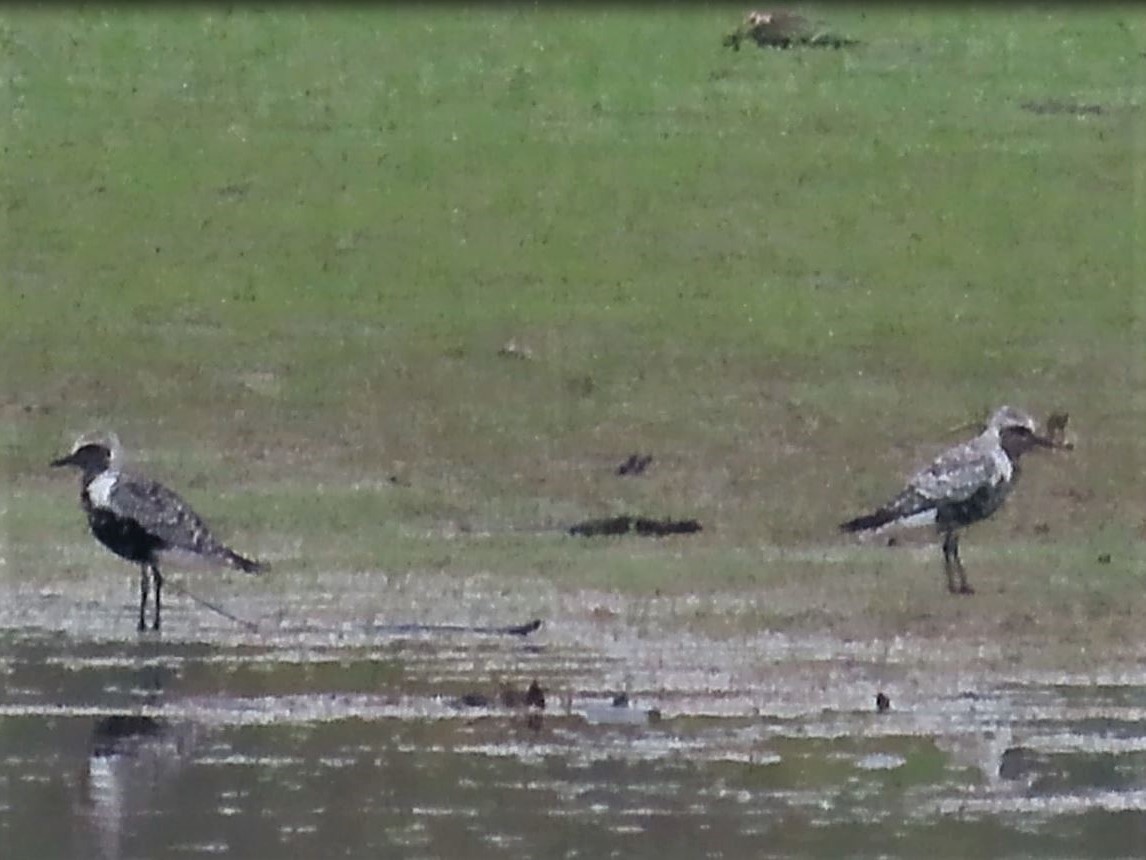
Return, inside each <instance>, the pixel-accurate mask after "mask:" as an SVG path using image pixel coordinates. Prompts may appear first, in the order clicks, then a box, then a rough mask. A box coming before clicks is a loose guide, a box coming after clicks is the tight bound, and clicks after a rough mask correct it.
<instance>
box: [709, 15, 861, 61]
mask: <svg viewBox="0 0 1146 860" xmlns="http://www.w3.org/2000/svg"><path fill="white" fill-rule="evenodd" d="M745 39H752V41H754V42H755V43H756V44H757V45H759V46H760V47H761V48H791V47H793V46H802V47H809V48H844V47H848V46H850V45H856V44H859V43H858V41H857V40H855V39H848V38H845V37H843V36H837V35H834V34H832V33H829V32H826V31H824V30H823V29H821V28H820V27H819V26H818V25H816V24H813V23H811V22H810V21H809V20H808V19H807V18H805V17H804V16H803V15H799V14H797V13H795V12H790V11H784V10H778V11H772V12H761V11H752V12H749V13H748V14H747V15H746V16H745V18H744V21H743V22H742V23H741V24H740V26H739V27H737V28H736V29H735V30H734V31H732V32H731V33H729V34H728V35H727V36H725V37H724V45H725V47H729V48H732V49H733V50H734V51H739V50H740V43H741V42H742V41H744V40H745Z"/></svg>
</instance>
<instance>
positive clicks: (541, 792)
mask: <svg viewBox="0 0 1146 860" xmlns="http://www.w3.org/2000/svg"><path fill="white" fill-rule="evenodd" d="M379 579H380V577H378V576H367V575H362V574H352V573H337V572H329V573H327V574H324V575H321V576H319V577H314V576H312V575H310V574H308V575H306V576H300V577H296V578H293V579H291V580H290V581H287V582H280V583H279V584H278V585H279V586H281V590H280V589H279V588H276V589H275V590H274V591H273V592H268V591H267V590H266V589H262V590H260V589H256V588H254V587H252V580H246V579H240V580H233V581H230V580H229V581H203V580H200V581H198V582H196V581H195V580H189V581H188V584H189V585H192V584H194V585H197V586H198V590H199V591H201V592H202V593H203V594H209V595H210V597H211V598H212V599H213V600H214V601H218V602H221V603H222V604H224V605H225V606H226V608H227V609H228V611H230V612H232V613H233V614H235V615H237V616H239V617H242V618H245V619H249V620H251V621H253V622H255V623H256V624H257V625H258V630H255V631H252V630H250V629H247V628H245V627H243V626H240V625H237V624H235V623H233V622H231V621H229V620H228V619H225V618H222V617H220V616H217V615H215V614H213V613H211V612H209V611H207V610H205V609H204V608H202V607H200V606H196V605H195V604H193V603H191V602H190V601H189V600H188V599H187V598H185V597H180V596H177V595H174V594H172V595H171V598H170V602H169V604H168V607H167V609H168V611H167V613H166V615H165V624H166V629H165V630H164V631H163V633H162V634H161V635H158V636H157V635H154V634H144V635H138V636H137V634H136V633H135V632H134V630H133V625H132V622H133V602H134V601H133V600H132V597H133V591H132V588H131V585H132V583H131V579H130V577H128V576H126V575H125V576H120V577H117V576H108V575H104V576H100V577H93V578H88V579H84V580H83V581H81V582H77V583H63V582H60V583H53V582H47V583H45V582H40V583H37V584H35V585H27V586H26V587H17V588H16V589H15V590H14V591H13V592H11V593H10V594H9V595H8V599H7V600H6V601H5V603H4V606H3V608H2V609H0V677H2V679H3V689H4V696H3V699H2V702H0V790H2V791H0V832H3V834H4V844H5V845H6V846H7V850H6V852H5V854H6V856H8V857H49V856H59V857H65V856H67V857H98V858H111V857H115V858H120V857H151V858H158V857H188V856H216V855H225V856H229V857H266V856H276V855H280V854H282V853H283V852H289V853H290V854H291V855H292V856H345V857H376V856H382V855H386V856H403V857H442V858H451V857H461V856H465V857H479V858H480V857H507V856H509V857H540V856H546V857H578V856H581V857H585V856H592V857H608V856H626V857H629V856H641V857H644V856H661V857H681V858H686V857H687V858H693V857H697V856H708V857H747V856H800V855H819V856H843V855H845V854H847V855H848V856H900V857H911V856H919V855H920V853H921V852H923V851H927V852H928V853H930V854H932V855H936V856H950V857H956V856H959V857H967V856H987V855H988V854H990V855H992V856H1001V855H1004V854H1005V855H1008V856H1014V855H1022V856H1040V857H1050V856H1064V857H1065V856H1084V855H1085V856H1129V855H1131V854H1133V853H1135V852H1136V851H1137V850H1138V848H1139V847H1140V846H1141V845H1142V844H1143V841H1142V840H1143V839H1144V838H1146V831H1144V830H1143V828H1144V826H1146V816H1144V810H1146V769H1144V766H1146V732H1143V730H1142V726H1143V725H1144V724H1146V672H1144V671H1143V670H1142V669H1141V665H1140V660H1141V657H1142V653H1141V649H1140V648H1139V646H1138V645H1137V644H1136V643H1133V642H1126V643H1124V646H1123V647H1122V648H1120V649H1118V651H1117V653H1109V654H1107V655H1105V657H1104V660H1103V664H1102V665H1103V667H1104V668H1102V669H1100V670H1099V669H1090V670H1077V671H1074V670H1072V671H1055V670H1053V669H1037V670H1036V669H1032V668H1030V666H1032V665H1035V664H1037V661H1033V660H1031V659H1028V655H1027V654H1024V653H1023V649H1022V647H1021V646H1018V645H1015V646H1010V645H1005V644H999V643H996V644H990V643H988V642H985V641H983V640H981V639H979V638H978V637H976V636H974V635H971V636H969V637H966V638H960V637H959V636H958V635H954V631H949V634H948V635H943V636H932V637H928V636H918V635H914V634H909V635H905V636H891V637H886V638H869V639H856V638H842V637H838V636H834V635H832V634H831V633H830V632H827V631H818V632H817V631H814V630H804V631H792V632H767V631H755V632H743V631H739V632H737V631H730V630H726V631H724V632H723V633H719V632H709V633H704V632H699V629H698V628H697V627H696V626H695V625H690V624H687V623H682V619H683V618H685V617H687V615H688V614H689V610H690V606H689V602H690V601H691V602H692V603H693V604H695V603H697V601H699V600H700V598H697V597H691V598H690V597H688V596H676V597H672V596H664V597H660V598H657V597H650V598H640V599H637V598H630V597H624V596H621V595H618V594H616V593H608V592H600V591H592V590H580V591H569V590H566V591H559V590H557V589H555V588H554V587H553V586H552V585H550V584H547V583H546V582H544V581H542V580H540V579H536V580H524V581H523V580H515V581H513V582H512V583H509V582H507V581H505V580H499V579H498V578H497V577H496V576H493V575H475V576H473V577H470V578H468V579H466V580H463V581H461V582H459V581H458V580H457V579H456V578H454V577H446V576H441V575H437V576H436V575H433V574H425V575H420V576H416V577H414V576H410V577H389V578H388V579H386V578H382V579H383V580H384V581H385V582H386V586H387V587H386V588H385V589H382V590H380V589H379V588H378V587H377V585H378V582H379ZM510 586H511V587H510ZM284 593H287V594H289V595H290V596H289V597H288V598H286V599H283V598H282V596H281V595H282V594H284ZM706 599H707V600H708V601H709V606H710V607H716V606H717V604H718V603H719V602H720V601H721V600H722V598H720V597H719V596H709V597H708V598H706ZM734 599H737V598H735V597H734V596H733V595H729V596H728V597H727V598H726V600H727V603H728V607H729V611H730V612H732V611H734V610H733V609H732V606H733V602H734ZM474 607H480V609H477V610H475V608H474ZM451 615H452V616H453V617H455V618H462V619H464V620H466V621H467V623H468V622H473V621H485V622H488V623H491V624H497V623H508V622H517V621H523V620H526V619H527V618H529V617H531V616H534V615H536V616H538V617H541V618H543V619H544V623H543V626H542V627H541V629H540V630H538V631H537V632H536V633H533V634H531V635H529V636H497V635H477V634H466V633H453V634H449V633H442V632H424V633H420V632H416V631H407V632H402V633H395V632H394V631H395V627H394V624H395V622H396V621H397V620H399V619H416V620H421V621H426V620H429V621H431V622H435V623H441V622H443V621H444V620H446V619H447V618H449V617H450V616H451ZM533 679H537V680H538V681H539V682H540V683H541V685H542V686H543V687H544V688H545V690H546V700H547V701H546V707H545V709H544V710H543V711H537V710H534V711H527V710H525V709H523V708H519V707H505V706H503V705H502V704H501V699H500V696H499V690H500V688H501V686H502V685H509V686H512V687H514V688H518V689H522V688H524V686H525V685H527V684H528V683H529V682H530V681H531V680H533ZM622 692H623V693H626V694H627V696H628V705H627V706H615V705H614V704H613V701H614V698H615V696H616V695H617V694H618V693H622ZM878 692H884V693H885V695H886V696H887V697H888V699H889V700H890V708H889V709H888V710H887V711H886V712H885V713H879V712H878V711H877V708H876V703H875V698H876V694H877V693H878ZM467 693H471V694H472V693H481V694H483V695H487V696H488V697H489V698H490V700H491V701H490V704H489V705H488V706H487V707H476V708H475V707H466V706H464V705H463V704H461V702H460V701H459V699H460V697H462V696H463V695H465V694H467ZM654 710H655V711H656V712H657V713H653V714H652V715H651V716H650V713H649V712H650V711H654Z"/></svg>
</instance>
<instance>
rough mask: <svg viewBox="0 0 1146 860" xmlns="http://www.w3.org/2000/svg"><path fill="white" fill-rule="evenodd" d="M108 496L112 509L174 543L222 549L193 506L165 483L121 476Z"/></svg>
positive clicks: (195, 548) (192, 549) (193, 549)
mask: <svg viewBox="0 0 1146 860" xmlns="http://www.w3.org/2000/svg"><path fill="white" fill-rule="evenodd" d="M93 483H94V482H93ZM108 496H109V498H108V501H109V504H108V505H107V507H108V508H110V509H111V510H112V512H113V513H115V514H117V515H118V516H121V517H125V518H128V519H133V520H135V521H136V522H137V523H139V524H140V525H141V526H143V528H144V529H146V530H147V531H148V532H149V533H150V534H153V535H155V536H156V537H158V538H160V539H161V540H162V541H164V542H165V543H167V544H168V545H169V546H171V547H177V548H179V549H184V550H188V551H190V552H195V553H205V554H213V553H216V552H218V551H220V550H221V546H220V545H219V543H218V541H216V540H215V538H214V537H213V536H212V535H211V532H210V529H208V528H207V524H206V523H204V522H203V520H202V519H200V517H199V515H198V514H196V513H195V511H193V510H192V509H191V506H190V505H188V504H187V503H186V502H185V501H183V499H181V498H180V497H179V496H178V495H176V494H175V493H174V492H172V491H171V490H169V489H167V487H165V486H163V485H162V484H158V483H156V482H155V481H148V480H145V479H142V478H136V477H127V476H121V477H120V479H119V480H118V481H116V483H115V485H114V486H113V487H112V489H111V492H110V493H109V494H108Z"/></svg>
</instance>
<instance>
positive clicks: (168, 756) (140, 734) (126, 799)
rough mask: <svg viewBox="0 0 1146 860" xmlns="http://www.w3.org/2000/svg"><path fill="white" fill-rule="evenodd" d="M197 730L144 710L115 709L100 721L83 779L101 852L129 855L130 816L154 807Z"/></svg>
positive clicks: (107, 856) (113, 857)
mask: <svg viewBox="0 0 1146 860" xmlns="http://www.w3.org/2000/svg"><path fill="white" fill-rule="evenodd" d="M193 734H194V732H193V726H191V725H189V724H178V725H177V724H172V723H169V722H168V721H167V720H164V719H161V718H159V717H150V716H146V715H143V714H111V715H109V716H106V717H101V718H99V719H97V720H96V721H95V724H94V726H93V727H92V734H91V742H90V747H89V751H88V758H87V762H86V764H85V766H84V769H83V771H82V773H81V775H80V783H81V786H82V789H83V800H84V812H85V813H86V817H87V819H88V821H89V822H90V824H91V826H92V827H93V828H94V829H95V831H96V833H95V835H96V837H97V842H98V853H97V856H99V857H101V858H103V860H117V858H119V857H121V856H124V850H123V842H124V838H125V836H126V835H128V834H129V833H130V832H131V831H132V826H131V824H130V822H131V821H132V820H133V819H136V818H138V816H140V815H141V814H145V813H146V812H147V811H148V808H149V807H150V806H151V805H152V804H153V803H154V800H155V797H156V795H157V794H158V793H159V792H160V791H161V790H162V789H163V787H164V786H165V784H168V783H170V782H171V781H172V779H173V778H174V776H175V774H176V773H177V772H178V770H179V769H180V768H181V767H182V766H183V764H184V763H185V762H186V761H187V760H188V758H189V755H190V752H191V747H192V741H193ZM93 853H96V852H93Z"/></svg>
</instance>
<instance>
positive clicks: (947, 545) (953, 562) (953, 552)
mask: <svg viewBox="0 0 1146 860" xmlns="http://www.w3.org/2000/svg"><path fill="white" fill-rule="evenodd" d="M943 558H944V559H945V560H946V562H947V588H948V590H950V592H951V593H952V594H974V593H975V589H973V588H972V587H971V586H970V584H969V583H968V582H967V572H966V571H965V570H963V559H961V558H959V535H958V534H957V533H956V532H955V530H954V529H952V530H951V531H949V532H948V533H947V537H946V538H944V540H943ZM952 568H954V570H955V572H956V573H958V574H959V587H958V588H956V587H955V580H954V579H953V578H952V576H951V570H952Z"/></svg>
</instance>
